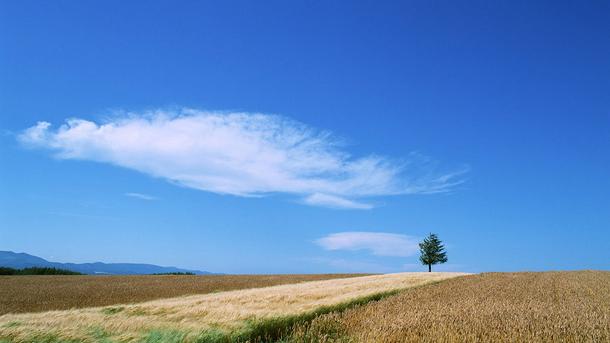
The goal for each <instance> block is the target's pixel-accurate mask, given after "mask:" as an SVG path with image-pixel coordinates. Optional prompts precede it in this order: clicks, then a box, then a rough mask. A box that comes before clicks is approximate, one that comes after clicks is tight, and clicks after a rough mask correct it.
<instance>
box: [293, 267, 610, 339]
mask: <svg viewBox="0 0 610 343" xmlns="http://www.w3.org/2000/svg"><path fill="white" fill-rule="evenodd" d="M289 341H291V342H295V343H299V342H301V343H302V342H321V343H324V342H384V343H385V342H388V343H394V342H395V343H398V342H592V343H593V342H610V272H603V271H578V272H543V273H483V274H477V275H470V276H465V277H461V278H455V279H452V280H447V281H445V282H441V283H437V284H434V285H429V286H426V287H421V288H417V289H413V290H408V291H405V292H401V293H400V294H398V295H395V296H391V297H388V298H385V299H383V300H381V301H378V302H371V303H369V304H366V305H364V306H361V307H357V308H353V309H349V310H346V311H344V312H341V313H339V312H335V313H330V314H325V315H321V316H319V317H317V318H315V319H314V320H313V321H311V322H310V323H305V324H303V325H300V326H297V328H296V329H295V330H294V332H293V335H292V337H291V339H290V340H289Z"/></svg>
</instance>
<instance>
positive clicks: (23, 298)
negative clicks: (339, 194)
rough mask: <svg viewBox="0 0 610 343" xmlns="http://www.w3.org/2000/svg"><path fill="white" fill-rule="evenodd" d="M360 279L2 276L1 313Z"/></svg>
mask: <svg viewBox="0 0 610 343" xmlns="http://www.w3.org/2000/svg"><path fill="white" fill-rule="evenodd" d="M362 275H364V274H302V275H299V274H292V275H204V276H189V275H180V276H173V275H139V276H85V275H84V276H59V275H58V276H1V277H0V315H2V314H6V313H20V312H40V311H51V310H67V309H71V308H82V307H94V306H106V305H114V304H128V303H136V302H143V301H148V300H153V299H161V298H171V297H177V296H183V295H192V294H205V293H213V292H221V291H231V290H237V289H245V288H258V287H268V286H275V285H282V284H289V283H297V282H304V281H317V280H325V279H335V278H347V277H352V276H362Z"/></svg>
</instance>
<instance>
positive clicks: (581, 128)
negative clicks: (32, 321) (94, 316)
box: [0, 1, 610, 273]
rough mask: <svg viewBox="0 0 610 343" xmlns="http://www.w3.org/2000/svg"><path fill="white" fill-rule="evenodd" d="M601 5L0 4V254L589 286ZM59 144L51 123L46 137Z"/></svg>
mask: <svg viewBox="0 0 610 343" xmlns="http://www.w3.org/2000/svg"><path fill="white" fill-rule="evenodd" d="M609 15H610V4H608V3H607V2H602V1H591V2H578V1H536V2H531V1H493V2H489V1H472V2H468V3H459V2H454V1H418V2H415V1H408V2H407V1H397V2H377V1H375V2H374V1H370V2H369V1H367V2H364V1H363V2H339V1H335V2H331V3H329V2H309V1H308V2H284V1H277V2H265V3H264V4H261V3H260V2H254V1H246V2H236V1H227V2H220V1H219V2H197V1H183V2H180V3H176V2H170V1H147V2H144V1H130V2H124V1H104V2H99V1H98V2H93V1H53V2H40V1H19V2H17V1H14V2H2V4H1V5H0V72H1V74H0V130H1V134H0V250H13V251H23V252H28V253H31V254H34V255H38V256H41V257H44V258H47V259H50V260H55V261H61V262H64V261H66V262H67V261H70V262H89V261H105V262H146V263H155V264H162V265H176V266H179V267H188V268H197V269H202V270H211V271H216V272H226V273H297V272H298V273H300V272H303V273H313V272H353V271H362V272H366V271H374V272H391V271H407V270H422V271H423V270H425V268H424V267H423V266H420V265H418V262H417V252H416V245H415V244H416V243H417V241H418V240H419V239H421V238H422V237H423V236H425V235H426V234H427V233H429V232H435V233H437V234H438V235H439V236H440V238H441V239H443V240H444V241H445V242H446V245H447V250H448V256H449V263H448V264H447V265H445V266H443V267H440V268H439V269H438V270H460V271H470V272H479V271H506V270H551V269H585V268H586V269H609V268H610V264H609V261H610V249H609V246H608V242H609V241H610V230H609V224H610V201H608V196H609V195H610V177H609V176H610V95H609V94H610V93H609V90H610V20H608V18H609ZM62 125H64V126H62Z"/></svg>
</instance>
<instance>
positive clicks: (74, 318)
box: [0, 273, 463, 342]
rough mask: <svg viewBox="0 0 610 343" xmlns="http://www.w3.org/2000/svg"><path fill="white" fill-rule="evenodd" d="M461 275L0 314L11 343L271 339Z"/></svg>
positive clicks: (2, 335)
mask: <svg viewBox="0 0 610 343" xmlns="http://www.w3.org/2000/svg"><path fill="white" fill-rule="evenodd" d="M461 275H463V274H461V273H400V274H387V275H372V276H362V277H354V278H344V279H333V280H324V281H313V282H304V283H298V284H289V285H279V286H272V287H266V288H257V289H244V290H236V291H228V292H220V293H213V294H203V295H191V296H183V297H176V298H168V299H160V300H153V301H149V302H144V303H139V304H131V305H113V306H106V307H91V308H83V309H74V310H64V311H53V312H43V313H26V314H7V315H4V316H0V340H1V339H5V340H7V341H11V342H37V341H45V342H54V341H55V342H59V341H61V342H66V341H67V342H83V341H84V342H98V341H103V342H117V341H119V342H141V341H144V342H192V341H198V342H206V341H208V342H209V341H226V340H233V341H236V340H237V341H239V340H246V339H249V338H255V340H256V337H259V338H260V337H269V336H268V334H269V333H273V334H274V335H276V334H277V332H281V330H282V328H289V327H290V325H291V324H292V323H295V322H299V321H302V320H306V319H312V318H313V317H314V316H315V315H317V314H320V313H325V312H328V311H331V310H339V309H344V308H346V307H347V306H348V305H350V304H354V303H364V302H366V301H368V300H371V299H378V298H379V297H380V296H381V295H383V294H390V293H392V292H396V291H399V290H403V289H407V288H410V287H415V286H421V285H425V284H429V283H433V282H436V281H440V280H444V279H448V278H453V277H457V276H461Z"/></svg>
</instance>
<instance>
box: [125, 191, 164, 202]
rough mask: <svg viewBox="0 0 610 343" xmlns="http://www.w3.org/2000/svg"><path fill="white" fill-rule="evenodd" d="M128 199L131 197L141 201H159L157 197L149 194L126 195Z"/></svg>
mask: <svg viewBox="0 0 610 343" xmlns="http://www.w3.org/2000/svg"><path fill="white" fill-rule="evenodd" d="M124 195H125V196H127V197H131V198H136V199H140V200H148V201H150V200H157V197H154V196H152V195H148V194H142V193H125V194H124Z"/></svg>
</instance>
